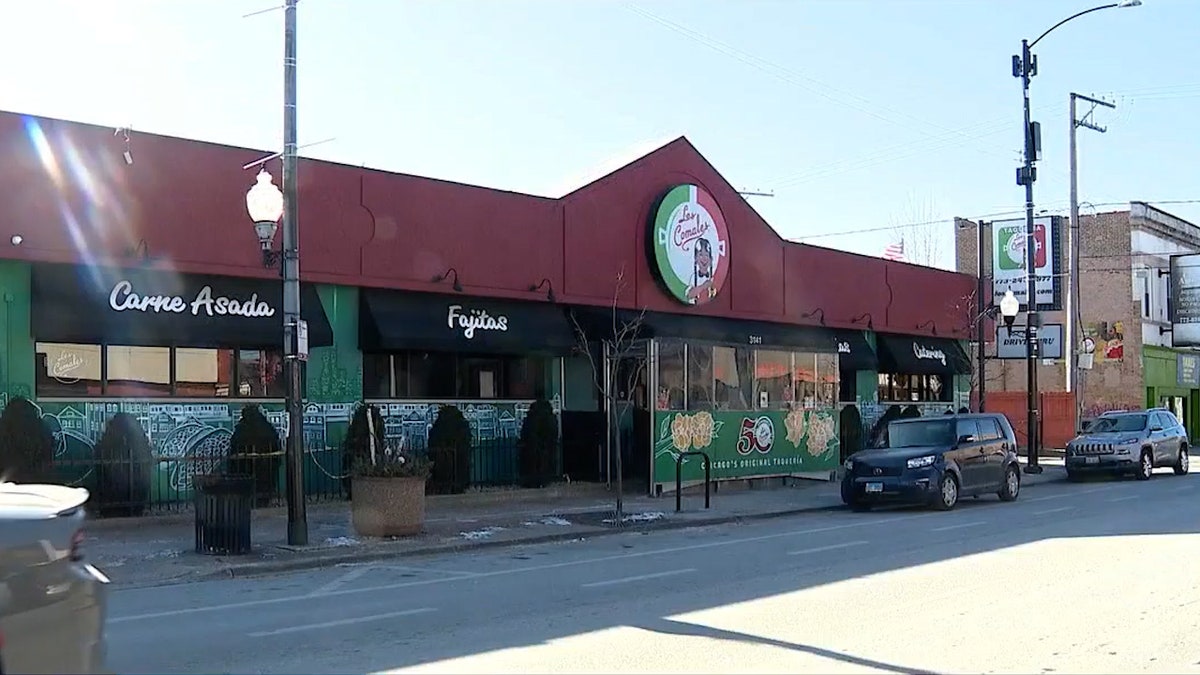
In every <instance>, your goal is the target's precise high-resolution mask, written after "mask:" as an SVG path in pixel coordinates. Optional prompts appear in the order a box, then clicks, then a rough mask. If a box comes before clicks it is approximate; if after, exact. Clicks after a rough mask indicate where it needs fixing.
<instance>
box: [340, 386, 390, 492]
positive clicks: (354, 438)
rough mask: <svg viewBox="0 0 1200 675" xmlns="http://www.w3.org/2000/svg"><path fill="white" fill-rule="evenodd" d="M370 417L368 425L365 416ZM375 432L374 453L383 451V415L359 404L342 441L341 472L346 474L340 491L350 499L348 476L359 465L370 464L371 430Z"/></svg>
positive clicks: (365, 404)
mask: <svg viewBox="0 0 1200 675" xmlns="http://www.w3.org/2000/svg"><path fill="white" fill-rule="evenodd" d="M368 415H370V423H369V424H368V418H367V416H368ZM372 427H373V428H374V432H375V452H376V453H382V452H383V451H384V440H383V415H382V414H380V412H379V408H376V407H375V406H373V405H370V404H368V403H360V404H358V406H357V407H356V408H355V409H354V415H353V416H351V417H350V428H349V429H347V430H346V437H345V438H344V439H342V470H343V472H344V473H345V474H346V476H345V478H343V479H342V489H343V490H345V491H346V496H347V497H350V496H351V494H350V484H351V481H350V474H351V472H352V471H353V470H354V469H355V468H356V467H357V466H358V465H360V464H364V463H368V464H369V463H370V460H371V430H372Z"/></svg>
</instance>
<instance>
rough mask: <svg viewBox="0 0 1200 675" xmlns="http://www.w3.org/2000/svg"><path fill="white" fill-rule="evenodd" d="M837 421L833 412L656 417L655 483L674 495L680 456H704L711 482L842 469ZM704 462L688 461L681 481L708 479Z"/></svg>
mask: <svg viewBox="0 0 1200 675" xmlns="http://www.w3.org/2000/svg"><path fill="white" fill-rule="evenodd" d="M837 422H838V419H837V414H836V412H835V411H833V410H832V409H817V410H791V411H788V410H762V411H756V412H735V411H715V412H708V411H699V412H692V413H689V412H666V411H661V412H656V413H655V414H654V428H655V429H656V431H657V433H656V434H655V442H654V477H653V479H652V481H651V482H652V483H661V484H663V489H664V490H668V489H674V487H673V486H674V485H675V461H676V459H677V458H678V457H679V455H680V453H683V452H689V451H696V450H699V451H703V452H705V453H708V456H709V458H710V459H711V460H712V479H713V480H723V479H729V478H752V477H755V476H778V475H783V474H791V473H804V472H808V471H828V470H831V469H834V468H836V467H837V464H838V458H839V453H838V445H839V442H838V428H837V427H838V425H837ZM703 461H704V460H703V459H702V458H701V457H685V458H684V460H683V467H682V469H683V480H684V481H685V482H687V481H698V480H703V479H704V463H703Z"/></svg>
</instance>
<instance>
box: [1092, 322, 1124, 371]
mask: <svg viewBox="0 0 1200 675" xmlns="http://www.w3.org/2000/svg"><path fill="white" fill-rule="evenodd" d="M1083 353H1084V354H1092V355H1093V359H1094V360H1093V365H1097V366H1098V365H1100V364H1102V363H1120V362H1121V361H1123V360H1124V358H1125V326H1124V324H1123V323H1122V322H1120V321H1113V322H1111V323H1110V322H1108V321H1099V322H1097V323H1091V324H1088V325H1087V326H1085V327H1084V332H1083Z"/></svg>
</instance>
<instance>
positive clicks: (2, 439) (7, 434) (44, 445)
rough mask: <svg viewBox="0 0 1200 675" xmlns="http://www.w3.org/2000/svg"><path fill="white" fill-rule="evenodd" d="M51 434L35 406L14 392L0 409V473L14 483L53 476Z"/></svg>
mask: <svg viewBox="0 0 1200 675" xmlns="http://www.w3.org/2000/svg"><path fill="white" fill-rule="evenodd" d="M53 470H54V435H53V434H51V433H50V430H49V429H47V428H46V425H45V424H43V423H42V418H41V415H40V414H39V413H38V409H37V406H35V405H33V403H30V402H29V399H27V398H24V397H21V396H15V397H13V398H12V399H10V400H9V402H8V405H6V406H4V412H3V413H0V476H3V478H4V480H10V481H14V482H18V483H37V482H45V481H49V480H52V479H53Z"/></svg>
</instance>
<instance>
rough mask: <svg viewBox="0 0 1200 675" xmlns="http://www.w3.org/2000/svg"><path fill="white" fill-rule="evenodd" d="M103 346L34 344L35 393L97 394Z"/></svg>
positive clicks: (46, 394)
mask: <svg viewBox="0 0 1200 675" xmlns="http://www.w3.org/2000/svg"><path fill="white" fill-rule="evenodd" d="M102 354H103V350H102V349H101V347H100V345H80V344H53V343H49V344H48V343H44V342H39V343H38V344H37V364H36V368H37V378H36V380H37V381H36V386H37V393H38V396H47V397H52V396H60V397H64V398H69V397H73V396H84V397H86V396H99V395H100V394H101V393H103V391H102V380H101V378H102V374H103V367H102V365H101V362H102V361H103V356H102Z"/></svg>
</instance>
